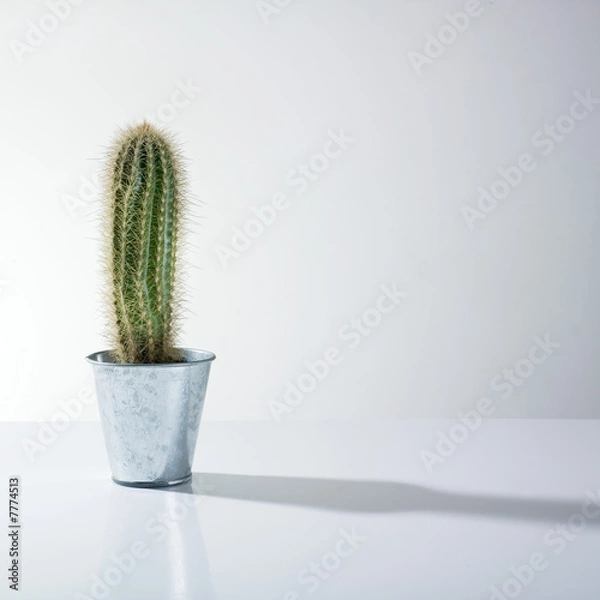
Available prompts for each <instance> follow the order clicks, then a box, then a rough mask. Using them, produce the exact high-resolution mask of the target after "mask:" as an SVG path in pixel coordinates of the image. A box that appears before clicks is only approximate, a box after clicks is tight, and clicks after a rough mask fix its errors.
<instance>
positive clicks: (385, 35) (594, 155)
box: [0, 0, 600, 420]
mask: <svg viewBox="0 0 600 600" xmlns="http://www.w3.org/2000/svg"><path fill="white" fill-rule="evenodd" d="M464 6H465V3H464V2H461V1H454V0H453V1H441V0H438V1H435V2H401V1H398V0H362V1H361V0H329V1H327V2H317V1H316V0H296V1H293V2H291V3H289V4H288V5H287V6H285V7H284V8H281V9H277V14H276V13H272V14H269V15H267V16H266V17H265V18H261V15H260V14H259V11H258V10H257V6H256V5H255V3H254V2H252V1H251V0H228V1H227V2H223V1H218V0H210V1H208V0H207V1H195V2H193V1H191V0H180V1H178V2H158V1H152V0H144V1H143V2H142V0H137V1H133V0H128V1H123V0H104V1H99V0H84V1H83V2H82V3H81V4H79V5H78V6H73V7H71V9H70V14H69V15H68V16H66V18H65V19H64V20H63V21H61V22H60V23H59V24H58V26H57V27H56V28H55V30H54V31H52V32H50V33H49V34H47V35H46V34H42V38H41V41H40V39H39V38H38V39H37V42H39V45H37V46H36V47H32V48H31V50H32V51H31V52H25V53H23V47H22V46H21V47H19V46H18V43H19V42H20V43H25V41H26V36H27V35H30V36H31V35H32V34H31V33H28V32H30V30H31V27H32V26H31V23H30V22H32V23H33V24H34V26H35V24H36V23H40V20H43V19H44V18H45V19H46V20H45V21H44V23H45V24H46V25H48V24H49V25H50V26H52V19H50V20H48V18H47V17H45V15H51V14H52V13H51V12H50V10H49V7H48V6H47V5H46V4H45V3H44V2H41V1H37V0H36V1H34V0H20V1H19V2H17V1H16V0H15V1H12V2H3V3H2V5H1V7H0V72H1V73H2V94H1V95H0V119H1V122H0V177H1V182H2V195H1V196H2V197H1V200H0V207H1V208H0V370H1V371H0V400H1V401H0V418H1V419H3V420H13V419H14V420H35V419H48V418H51V417H52V415H53V414H54V413H55V412H56V411H57V410H59V409H60V406H61V402H63V401H65V400H67V399H69V398H73V397H76V396H77V395H78V394H79V393H81V391H82V390H85V389H86V388H87V386H89V385H90V384H91V372H90V367H89V365H87V364H86V363H85V362H84V360H83V358H84V356H85V355H86V354H89V353H91V352H93V351H97V350H100V349H104V348H105V341H104V339H103V336H102V326H103V323H102V319H101V317H100V311H99V303H98V302H99V290H100V286H101V278H100V274H99V268H98V263H97V255H98V241H97V239H98V235H99V231H98V223H97V221H96V220H95V218H96V211H97V209H98V203H97V194H96V193H95V192H94V191H93V190H92V192H90V190H87V189H82V182H83V181H92V180H93V177H94V174H95V173H96V171H97V169H98V168H99V166H100V161H99V159H101V157H102V154H103V148H104V147H105V146H106V145H107V144H108V143H109V141H110V139H111V138H112V136H113V134H114V132H115V129H116V127H117V126H124V125H126V124H128V123H131V122H137V121H139V120H141V119H143V118H144V117H146V116H148V117H151V118H153V119H154V121H158V122H160V121H161V116H160V115H162V116H163V118H162V121H163V123H164V124H165V125H166V126H167V127H169V128H170V129H172V130H173V131H175V132H177V133H178V134H179V138H180V140H181V142H182V143H183V144H184V146H183V147H184V151H185V154H186V156H187V157H188V159H189V161H190V163H189V164H190V167H189V168H190V178H191V188H192V191H193V193H194V195H195V197H196V198H197V199H198V200H200V201H202V203H203V204H202V205H199V206H197V207H196V208H195V209H194V214H195V215H196V216H197V217H198V219H197V225H196V226H195V227H194V234H193V236H192V238H191V240H190V241H191V242H192V243H193V246H190V252H189V256H190V261H191V263H193V265H194V268H192V269H191V270H190V294H189V296H190V299H189V308H190V311H191V313H192V314H190V315H189V317H188V319H187V321H186V327H185V331H184V335H183V336H182V340H181V342H182V344H183V345H186V346H192V347H200V348H206V349H210V350H212V351H214V352H215V353H216V354H217V361H216V362H215V363H214V365H213V372H212V375H211V383H210V386H209V392H208V396H207V403H206V407H205V418H206V419H232V420H238V419H239V420H244V419H271V418H272V415H271V412H270V410H269V402H270V401H271V400H272V399H273V398H276V399H281V398H282V396H283V393H284V391H285V386H286V381H287V380H289V379H291V380H295V379H297V378H298V377H299V376H300V375H302V373H303V372H305V370H306V367H305V366H304V364H303V363H304V361H305V360H309V361H314V360H316V359H318V358H320V357H322V355H323V353H324V351H325V349H326V348H327V347H329V346H337V347H338V348H339V349H340V350H341V351H342V362H341V364H339V365H338V366H336V367H335V368H332V369H331V372H330V374H329V375H328V376H327V377H326V378H325V379H324V380H323V381H321V382H319V384H318V386H317V387H316V389H315V390H314V391H313V392H312V393H310V394H307V395H306V397H305V398H304V401H303V402H302V403H301V404H300V406H297V407H295V408H294V409H293V411H291V412H290V414H288V415H286V417H285V418H287V419H320V418H323V419H330V418H334V419H346V418H351V419H354V418H356V419H363V418H369V417H383V418H386V417H389V418H400V417H451V416H454V415H455V414H456V413H457V411H460V410H465V409H468V408H470V407H472V406H474V405H475V404H476V402H477V400H478V399H479V398H481V397H482V396H484V395H486V396H488V397H489V398H490V399H491V400H492V401H494V403H495V405H496V407H497V410H496V412H495V414H494V416H498V417H541V418H546V417H547V418H550V417H583V418H586V417H598V416H600V409H599V408H598V406H599V404H598V402H597V398H598V388H599V384H600V376H599V375H598V369H597V366H596V365H597V356H598V339H599V333H600V327H599V323H598V318H597V314H598V312H597V311H598V305H599V300H600V298H599V291H600V290H599V286H598V283H597V281H598V254H599V248H600V245H599V244H598V242H597V239H596V236H597V229H598V225H597V206H598V192H599V187H600V180H599V177H598V173H599V172H600V171H599V169H598V151H599V149H600V146H599V141H598V140H600V114H599V113H600V110H598V108H597V109H596V111H595V112H593V113H591V114H590V115H589V116H587V117H586V118H585V119H584V120H582V121H581V122H578V123H577V125H576V127H575V129H574V130H573V131H572V132H571V133H569V134H568V135H566V137H565V139H564V141H562V142H560V143H556V145H555V147H554V149H553V152H551V153H549V154H548V155H547V156H544V155H543V153H542V148H540V147H535V146H534V145H533V144H532V138H533V136H535V135H536V132H538V131H539V130H540V129H542V128H543V127H544V126H545V124H547V123H553V122H555V121H556V119H557V118H559V117H560V116H561V115H563V114H565V113H567V112H568V111H569V108H570V106H571V105H572V104H573V102H574V93H575V92H576V91H579V92H581V93H582V94H585V93H586V92H587V91H588V90H590V91H591V94H592V96H594V97H596V95H598V97H600V69H599V66H600V65H599V64H598V57H599V56H600V37H599V36H598V26H599V24H600V4H599V3H597V2H594V1H592V0H589V1H586V0H577V1H566V0H564V1H557V0H553V1H548V0H496V1H494V2H489V1H485V2H483V3H481V9H480V13H481V14H480V16H478V17H475V18H472V20H471V22H470V23H469V25H468V26H467V28H466V30H465V31H464V32H461V33H459V34H458V35H457V36H456V40H455V41H454V42H453V43H452V44H450V45H449V46H444V52H443V53H442V55H441V56H439V57H438V58H435V59H432V60H430V61H429V63H430V64H425V65H423V67H422V69H420V73H418V72H417V71H418V70H419V69H416V68H415V67H414V64H413V61H412V60H411V55H410V53H411V52H420V53H424V52H425V45H426V41H427V39H428V36H429V35H433V36H436V35H437V33H438V31H439V30H440V28H441V27H442V26H443V25H444V24H447V23H448V21H447V17H446V15H447V14H454V13H456V12H457V11H462V10H463V9H464ZM263 17H264V15H263ZM265 20H266V21H268V22H267V23H265ZM33 35H34V36H35V34H33ZM17 48H20V50H19V49H17ZM413 58H414V55H413ZM188 81H190V82H192V84H193V86H194V87H195V88H198V89H197V91H195V92H194V93H193V97H192V98H191V99H190V100H189V102H187V105H186V106H184V107H180V108H177V109H175V111H172V110H170V109H169V108H168V107H167V108H165V107H164V105H165V103H169V102H170V98H171V97H172V95H173V93H174V92H175V90H177V88H178V85H179V83H178V82H188ZM176 97H177V98H178V99H179V101H180V100H181V96H180V95H178V96H176ZM179 103H180V104H181V101H180V102H179ZM161 107H162V108H161ZM165 115H166V116H167V117H168V118H167V119H165V118H164V117H165ZM166 121H168V122H166ZM340 129H343V130H344V131H345V132H346V134H347V135H349V136H352V137H353V138H354V139H355V141H354V142H353V143H352V144H351V145H350V146H349V148H348V149H347V151H345V152H344V153H343V154H342V155H341V156H340V157H339V158H338V159H336V160H334V161H331V164H330V165H329V168H327V169H326V170H325V171H324V172H323V173H322V174H321V175H320V176H319V178H318V179H317V180H316V181H314V182H311V183H310V185H309V187H308V189H307V190H306V191H305V193H303V194H296V189H295V188H293V187H291V186H290V185H289V183H288V181H287V174H288V172H289V171H290V169H293V168H295V167H296V165H298V164H299V163H302V162H307V161H308V160H309V159H310V158H311V157H312V156H313V155H315V154H316V153H318V152H320V151H321V150H322V148H323V146H324V144H325V142H326V141H327V138H328V132H329V131H330V130H333V131H339V130H340ZM523 153H529V154H531V155H532V156H533V157H534V158H535V161H536V165H537V168H536V169H535V170H534V171H533V172H532V173H529V174H526V175H525V177H524V178H523V181H522V182H521V183H520V185H518V186H517V187H516V188H515V189H513V190H512V191H511V193H510V195H509V196H508V197H507V198H506V199H505V200H502V201H501V202H500V203H499V205H498V207H497V209H496V210H494V211H492V212H490V213H489V214H487V215H486V218H485V219H484V220H478V221H477V222H476V223H475V230H474V231H471V230H470V229H469V227H468V226H467V223H466V221H465V218H464V217H463V215H462V213H461V209H462V207H463V206H464V205H466V204H468V205H469V206H472V207H476V206H477V204H476V203H477V196H478V193H477V188H478V187H479V186H485V187H486V188H488V189H489V187H490V186H491V184H492V182H493V181H494V180H495V179H498V178H499V176H498V174H497V169H498V167H501V166H502V167H508V166H509V165H513V164H516V163H517V161H518V158H519V156H520V155H521V154H523ZM276 193H285V194H286V195H287V197H288V198H289V200H290V204H289V208H287V209H286V210H285V211H282V212H281V213H279V215H278V218H277V220H276V221H275V222H274V223H273V225H271V226H270V227H267V228H266V229H265V231H264V233H263V234H262V235H261V236H260V237H259V238H257V239H256V240H254V241H253V242H252V244H251V245H250V247H249V248H248V250H246V251H245V252H243V253H241V254H240V256H239V257H237V258H235V259H232V260H230V261H228V262H227V265H226V267H224V266H223V264H222V263H221V262H220V261H219V259H218V258H217V254H216V252H215V247H216V246H217V245H219V244H222V245H231V237H232V228H234V227H240V228H243V227H244V225H245V224H246V223H247V222H248V219H249V218H251V217H252V212H251V208H252V207H253V206H258V205H262V204H265V203H268V202H269V201H270V200H271V198H272V197H273V195H274V194H276ZM73 198H78V199H79V200H80V201H81V202H80V204H79V205H77V206H75V209H74V210H73ZM84 204H85V205H84ZM69 207H70V208H71V211H69V210H68V208H69ZM393 282H395V283H396V284H397V286H398V288H399V289H402V290H404V291H405V292H407V294H408V295H407V297H406V298H405V299H404V300H403V301H402V302H401V304H400V305H399V306H398V307H397V308H396V309H395V310H394V311H393V312H392V313H390V314H389V315H386V316H384V318H383V320H382V322H381V324H380V325H379V326H378V327H377V328H375V329H374V331H372V332H371V334H370V335H369V336H368V337H363V338H362V340H361V344H360V346H359V347H358V348H349V347H348V345H347V342H344V341H342V340H341V339H340V338H339V334H338V332H339V329H340V328H341V327H342V326H343V325H344V324H345V323H347V322H349V320H350V319H352V318H355V317H360V315H361V314H362V313H363V311H365V310H366V309H368V308H370V307H372V306H373V305H374V303H375V301H376V299H377V296H378V294H379V288H380V286H381V285H383V284H390V285H391V284H392V283H393ZM547 333H548V334H550V338H551V339H552V340H554V341H556V342H558V343H560V348H559V349H557V350H556V351H555V352H554V354H553V355H552V356H551V357H550V358H549V359H548V360H547V362H545V363H544V364H541V365H539V366H537V367H535V370H534V372H533V373H532V374H531V376H530V377H529V379H527V381H526V382H525V383H524V384H523V385H521V386H519V387H515V388H514V390H513V391H514V393H510V394H509V397H507V398H504V399H502V398H501V395H500V394H499V393H498V392H497V391H495V390H493V389H491V388H490V381H491V380H492V378H494V377H495V376H497V375H498V374H501V373H502V370H503V369H504V368H507V367H511V366H514V365H515V363H517V361H519V360H520V359H522V358H525V357H526V356H527V354H528V351H529V348H530V346H531V344H532V340H533V338H534V336H536V335H541V336H543V335H545V334H547ZM86 410H87V412H86V415H85V417H86V418H91V419H95V418H96V417H97V414H96V412H95V408H94V407H93V406H92V407H88V408H87V409H86Z"/></svg>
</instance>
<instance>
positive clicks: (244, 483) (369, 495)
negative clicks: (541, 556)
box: [170, 473, 600, 526]
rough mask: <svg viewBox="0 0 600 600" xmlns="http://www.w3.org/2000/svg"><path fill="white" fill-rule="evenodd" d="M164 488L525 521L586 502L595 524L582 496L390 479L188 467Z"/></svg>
mask: <svg viewBox="0 0 600 600" xmlns="http://www.w3.org/2000/svg"><path fill="white" fill-rule="evenodd" d="M170 491H173V492H177V491H178V492H180V493H188V494H190V493H191V494H198V495H206V496H215V497H220V498H233V499H237V500H250V501H255V502H268V503H274V504H287V505H292V506H301V507H308V508H316V509H322V510H333V511H348V512H365V513H403V512H421V513H445V514H462V515H470V516H482V517H489V518H493V519H518V520H526V521H564V520H565V519H568V518H569V517H570V516H571V515H573V514H575V513H581V511H582V508H583V507H584V506H586V507H587V510H588V511H589V514H588V515H586V516H588V520H589V522H590V524H593V525H595V526H598V525H600V519H598V518H597V517H599V516H600V509H599V508H598V507H597V506H596V505H595V504H593V503H592V502H591V501H590V500H589V499H588V498H587V497H582V499H581V501H568V500H559V499H552V498H535V497H520V496H491V495H485V494H467V493H465V494H460V493H454V492H447V491H443V490H436V489H433V488H428V487H425V486H419V485H412V484H406V483H396V482H391V481H362V480H347V479H312V478H305V477H271V476H264V475H225V474H220V473H218V474H217V473H214V474H210V473H194V475H193V478H192V482H191V484H188V485H187V486H185V487H184V486H179V487H173V488H170ZM598 501H599V502H600V498H599V499H598ZM586 502H587V504H586ZM596 513H598V514H596Z"/></svg>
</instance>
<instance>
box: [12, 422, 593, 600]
mask: <svg viewBox="0 0 600 600" xmlns="http://www.w3.org/2000/svg"><path fill="white" fill-rule="evenodd" d="M453 423H454V422H453V421H441V420H440V421H425V420H411V421H388V422H376V421H370V422H364V423H359V422H350V421H348V422H306V421H305V422H287V423H279V424H278V423H267V422H255V423H248V422H245V423H235V422H232V423H219V422H216V423H215V422H206V423H203V424H202V427H201V431H200V439H199V443H198V447H197V451H196V460H195V463H194V477H193V481H192V483H191V484H189V485H182V486H179V487H176V488H171V489H167V490H144V489H131V488H124V487H120V486H118V485H116V484H114V483H112V481H111V480H110V473H109V469H108V462H107V459H106V453H105V449H104V443H103V438H102V435H101V431H100V425H99V424H98V423H91V422H75V423H72V424H71V425H70V427H69V428H68V429H67V430H66V431H64V432H62V433H61V434H59V435H58V436H57V439H56V440H55V441H54V442H52V443H50V444H48V445H47V446H46V449H45V450H44V451H43V452H42V451H39V452H38V453H37V454H36V455H35V457H34V460H33V462H30V460H28V458H27V457H26V455H25V453H24V451H23V449H22V443H23V439H24V438H29V439H35V438H36V436H37V435H38V433H39V428H40V426H41V424H40V423H4V424H1V425H0V450H1V457H2V458H1V461H0V466H1V469H0V472H1V473H2V474H3V475H4V481H5V482H6V485H5V484H1V485H2V487H4V489H5V490H6V491H5V495H6V498H7V497H8V489H7V487H8V477H9V476H10V475H14V474H17V475H19V476H20V477H21V499H20V500H21V505H20V517H21V522H22V530H21V544H22V571H21V590H20V593H19V594H15V593H14V592H10V590H8V583H7V582H6V581H4V582H2V585H1V587H0V598H5V597H6V598H12V597H14V598H23V599H26V600H38V599H39V600H42V599H43V600H63V599H64V600H67V599H68V600H70V599H76V598H79V599H82V598H100V597H103V598H110V599H113V600H121V599H122V600H178V599H190V600H191V599H193V600H197V599H198V600H199V599H207V600H208V599H212V598H219V599H225V600H235V599H238V598H239V599H244V600H248V599H251V600H254V599H256V600H298V599H301V598H322V599H331V600H334V599H335V600H337V599H339V600H342V599H344V600H348V599H352V600H354V599H357V600H358V599H365V598H373V599H376V600H388V599H390V600H391V599H394V600H397V599H400V598H407V599H411V600H439V599H442V598H443V599H445V600H459V599H460V600H480V599H481V600H483V599H489V598H495V597H496V598H502V596H494V595H493V593H492V591H491V587H492V586H498V588H499V589H502V586H503V585H506V584H507V582H508V580H509V579H510V578H511V577H513V575H512V574H511V568H512V569H518V568H519V567H521V566H522V565H524V564H526V563H528V562H529V561H530V560H531V559H532V557H535V555H536V554H540V553H541V554H543V557H544V563H543V564H544V567H545V568H544V569H543V570H539V571H530V570H528V569H524V570H523V569H522V570H521V575H522V576H524V577H525V578H528V577H529V576H531V572H533V576H532V577H529V578H532V581H531V582H530V583H527V585H522V589H521V590H520V591H519V590H518V587H515V585H514V582H513V584H512V585H511V584H510V583H508V587H507V588H506V590H507V591H508V592H509V593H512V594H514V593H515V592H518V593H517V596H518V597H522V598H527V599H540V600H542V599H543V600H566V599H568V600H597V599H598V598H600V516H599V517H595V516H592V517H590V518H588V519H587V520H586V521H585V522H582V520H581V519H580V518H579V517H573V515H577V514H578V513H581V510H582V507H583V506H584V504H585V502H586V499H587V496H586V494H590V493H595V494H598V497H599V498H600V469H599V468H598V457H599V456H600V422H598V421H535V420H520V421H519V420H488V421H485V422H484V424H483V425H482V427H481V428H480V429H479V430H478V431H476V432H474V433H472V434H471V435H470V436H469V438H468V439H467V440H466V441H465V443H464V444H462V445H461V446H460V447H458V449H457V450H456V452H455V453H454V454H452V455H451V456H449V457H448V458H447V460H446V461H445V462H444V463H443V464H439V465H436V467H434V469H433V471H432V472H428V470H427V469H426V468H425V467H424V465H423V462H422V460H421V457H420V454H421V451H422V450H423V449H427V450H433V449H434V445H435V441H436V439H437V433H436V432H437V431H438V430H441V431H447V430H448V428H449V427H450V426H451V425H452V424H453ZM599 502H600V500H599ZM6 506H8V501H6ZM598 512H600V511H598ZM5 514H6V517H5V520H7V519H8V508H6V509H5ZM569 519H571V521H570V523H571V525H570V526H569V525H568V523H569ZM161 523H162V524H161ZM561 523H563V524H565V523H566V524H567V529H566V534H567V535H566V536H565V535H564V533H563V534H559V533H557V532H556V528H557V527H558V526H560V524H561ZM570 527H575V528H578V531H577V532H576V533H574V532H573V530H572V529H571V528H570ZM553 529H554V530H555V531H554V532H552V531H551V530H553ZM3 535H6V533H4V532H3ZM559 535H562V539H563V540H564V541H563V542H561V541H560V539H559ZM344 538H349V539H351V540H352V543H349V542H346V541H342V540H343V539H344ZM136 544H137V545H136ZM140 544H141V545H140ZM134 545H135V546H134ZM134 547H135V548H136V549H137V550H138V551H139V557H138V558H137V559H134V560H135V564H134V565H133V566H131V567H130V563H128V562H127V557H126V558H125V563H122V564H123V565H124V566H123V567H122V568H121V569H120V570H119V569H117V568H116V567H115V556H123V554H124V553H125V554H131V552H132V549H133V548H134ZM3 553H4V557H3V564H8V556H7V555H8V550H6V551H5V552H3ZM534 560H536V559H535V558H534ZM537 560H538V561H539V560H540V558H539V556H538V557H537ZM125 570H127V571H129V572H127V573H125V572H124V571H125ZM97 578H102V579H103V580H106V579H108V583H109V585H108V586H107V588H106V589H103V587H102V586H101V585H100V586H97V589H95V590H94V589H93V584H94V582H97V581H98V579H97ZM119 579H120V580H121V581H119V582H118V583H113V582H116V581H118V580H119ZM94 594H95V595H94ZM504 597H507V598H508V597H511V596H504ZM512 597H515V596H512Z"/></svg>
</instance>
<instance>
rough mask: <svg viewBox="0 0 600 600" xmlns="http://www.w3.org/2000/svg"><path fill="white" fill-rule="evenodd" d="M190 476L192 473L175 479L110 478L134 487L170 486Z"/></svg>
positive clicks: (184, 480) (186, 480)
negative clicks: (136, 479)
mask: <svg viewBox="0 0 600 600" xmlns="http://www.w3.org/2000/svg"><path fill="white" fill-rule="evenodd" d="M191 478H192V474H191V473H190V474H189V475H186V476H185V477H182V478H181V479H175V480H174V481H121V480H119V479H115V478H114V477H113V478H112V480H113V481H114V482H115V483H118V484H119V485H123V486H125V487H136V488H161V487H170V486H173V485H179V484H181V483H187V482H188V481H189V480H190V479H191Z"/></svg>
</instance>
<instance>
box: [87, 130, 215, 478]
mask: <svg viewBox="0 0 600 600" xmlns="http://www.w3.org/2000/svg"><path fill="white" fill-rule="evenodd" d="M185 190H186V176H185V172H184V169H183V166H182V158H181V156H180V153H179V150H178V148H177V147H176V145H175V144H174V141H173V138H172V136H171V135H170V134H168V133H166V132H164V131H161V130H159V129H157V128H156V127H154V126H152V125H150V124H148V123H142V124H141V125H137V126H133V127H129V128H127V129H125V130H124V131H122V132H120V134H119V135H118V136H117V139H116V140H115V141H114V143H113V144H112V146H111V147H110V149H109V151H108V155H107V159H106V164H105V173H104V185H103V203H104V209H105V210H104V224H103V225H104V226H103V246H104V266H105V271H106V293H105V309H106V313H107V321H108V323H109V334H110V335H109V337H110V341H111V349H110V350H105V351H103V352H95V353H94V354H91V355H90V356H88V357H87V360H88V361H89V362H90V363H91V364H92V366H93V370H94V376H95V380H96V390H97V396H98V404H99V409H100V419H101V422H102V429H103V432H104V438H105V442H106V448H107V451H108V457H109V462H110V466H111V470H112V474H113V480H114V481H116V482H117V483H120V484H123V485H131V486H139V487H161V486H168V485H176V484H178V483H183V482H184V481H187V480H188V479H189V478H190V477H191V464H192V459H193V455H194V449H195V446H196V439H197V437H198V428H199V425H200V417H201V414H202V408H203V405H204V396H205V393H206V386H207V383H208V376H209V373H210V365H211V361H212V360H213V359H214V358H215V355H214V354H213V353H212V352H207V351H204V350H192V349H188V348H179V347H177V346H176V342H175V339H176V329H177V325H178V323H179V320H180V311H181V302H180V292H181V289H180V285H181V281H180V273H179V263H180V262H181V256H180V254H181V244H182V242H183V240H182V239H181V238H182V233H181V227H182V225H181V224H182V221H183V220H184V218H185V214H184V208H185Z"/></svg>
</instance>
